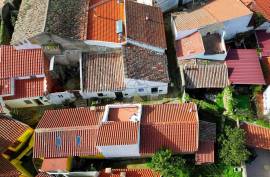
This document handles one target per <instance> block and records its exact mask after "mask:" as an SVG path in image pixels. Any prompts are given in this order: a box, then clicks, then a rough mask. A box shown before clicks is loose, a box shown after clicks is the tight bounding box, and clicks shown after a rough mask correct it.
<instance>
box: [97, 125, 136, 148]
mask: <svg viewBox="0 0 270 177" xmlns="http://www.w3.org/2000/svg"><path fill="white" fill-rule="evenodd" d="M139 127H140V124H139V123H136V122H130V121H128V122H127V121H125V122H106V123H103V124H102V125H101V126H100V128H99V130H98V136H97V137H98V138H97V146H113V145H130V144H137V143H138V142H139V136H140V135H139Z"/></svg>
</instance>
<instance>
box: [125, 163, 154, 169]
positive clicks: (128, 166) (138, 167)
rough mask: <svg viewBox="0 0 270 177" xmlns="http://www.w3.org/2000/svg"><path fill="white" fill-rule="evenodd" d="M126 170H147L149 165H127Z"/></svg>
mask: <svg viewBox="0 0 270 177" xmlns="http://www.w3.org/2000/svg"><path fill="white" fill-rule="evenodd" d="M127 168H130V169H149V168H150V167H149V163H136V164H128V165H127Z"/></svg>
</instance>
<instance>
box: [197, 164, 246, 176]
mask: <svg viewBox="0 0 270 177" xmlns="http://www.w3.org/2000/svg"><path fill="white" fill-rule="evenodd" d="M192 176H194V177H221V176H222V177H242V174H241V172H234V170H233V167H231V166H226V165H223V164H211V165H202V166H195V169H194V172H193V174H192Z"/></svg>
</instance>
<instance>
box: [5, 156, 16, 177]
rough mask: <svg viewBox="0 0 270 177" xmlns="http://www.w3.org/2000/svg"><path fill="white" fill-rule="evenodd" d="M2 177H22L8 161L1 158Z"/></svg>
mask: <svg viewBox="0 0 270 177" xmlns="http://www.w3.org/2000/svg"><path fill="white" fill-rule="evenodd" d="M0 167H1V168H0V177H20V176H21V172H19V171H18V170H17V169H16V168H15V167H14V166H13V165H12V164H11V163H10V162H9V161H8V160H6V159H5V158H4V157H1V156H0Z"/></svg>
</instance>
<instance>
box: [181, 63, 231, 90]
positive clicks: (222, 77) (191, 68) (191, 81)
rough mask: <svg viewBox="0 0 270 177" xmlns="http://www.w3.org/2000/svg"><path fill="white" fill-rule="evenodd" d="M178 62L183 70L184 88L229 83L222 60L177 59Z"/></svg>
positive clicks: (213, 86)
mask: <svg viewBox="0 0 270 177" xmlns="http://www.w3.org/2000/svg"><path fill="white" fill-rule="evenodd" d="M178 63H179V67H180V69H181V70H183V74H184V79H185V86H186V88H189V89H196V88H224V87H226V86H228V85H229V84H230V83H229V79H228V69H227V66H226V65H225V63H224V62H218V61H205V60H179V61H178Z"/></svg>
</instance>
